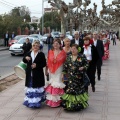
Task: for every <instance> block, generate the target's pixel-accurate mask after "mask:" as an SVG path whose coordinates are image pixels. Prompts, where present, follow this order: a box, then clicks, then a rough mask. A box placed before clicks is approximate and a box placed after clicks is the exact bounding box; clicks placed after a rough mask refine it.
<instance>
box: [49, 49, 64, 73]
mask: <svg viewBox="0 0 120 120" xmlns="http://www.w3.org/2000/svg"><path fill="white" fill-rule="evenodd" d="M65 60H66V53H65V51H64V50H62V51H60V53H59V54H58V55H57V56H56V58H55V56H54V51H53V50H49V53H48V61H47V66H48V69H49V71H50V72H51V73H55V72H56V70H57V69H58V68H59V67H60V66H61V65H62V64H63V63H64V62H65Z"/></svg>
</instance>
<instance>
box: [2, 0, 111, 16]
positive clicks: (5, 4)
mask: <svg viewBox="0 0 120 120" xmlns="http://www.w3.org/2000/svg"><path fill="white" fill-rule="evenodd" d="M44 1H46V2H44V7H50V5H49V4H48V3H47V0H44ZM63 1H65V2H66V3H68V2H72V1H73V0H63ZM101 1H102V0H91V4H90V5H89V7H88V8H90V7H91V8H92V7H93V3H94V2H95V3H96V4H97V5H98V7H97V11H98V12H99V11H100V10H101V8H102V7H101ZM111 2H112V0H105V4H106V5H108V4H111ZM22 5H25V6H27V7H28V8H29V10H30V11H31V16H36V17H41V15H42V0H0V14H4V13H5V12H6V13H8V12H9V11H11V9H13V8H14V7H17V6H22Z"/></svg>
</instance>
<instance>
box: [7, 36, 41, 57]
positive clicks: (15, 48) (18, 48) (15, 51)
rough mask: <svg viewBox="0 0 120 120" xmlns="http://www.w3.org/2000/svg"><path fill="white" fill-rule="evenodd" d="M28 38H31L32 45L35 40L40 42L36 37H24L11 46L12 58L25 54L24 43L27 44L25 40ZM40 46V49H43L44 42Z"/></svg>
mask: <svg viewBox="0 0 120 120" xmlns="http://www.w3.org/2000/svg"><path fill="white" fill-rule="evenodd" d="M27 38H29V40H30V42H31V43H33V42H34V41H35V40H39V39H37V38H34V37H23V38H21V39H20V40H18V42H17V43H15V44H13V45H11V46H10V48H9V51H10V53H11V55H12V56H14V55H22V54H23V53H24V52H23V49H22V46H23V43H24V42H25V40H26V39H27ZM39 41H40V40H39ZM40 45H41V46H40V48H41V49H43V42H42V41H40Z"/></svg>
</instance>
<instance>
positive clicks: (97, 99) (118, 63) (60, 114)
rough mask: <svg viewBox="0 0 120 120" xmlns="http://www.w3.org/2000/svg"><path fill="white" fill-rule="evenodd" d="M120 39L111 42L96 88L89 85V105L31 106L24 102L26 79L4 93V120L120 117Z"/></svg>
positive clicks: (0, 97) (0, 98)
mask: <svg viewBox="0 0 120 120" xmlns="http://www.w3.org/2000/svg"><path fill="white" fill-rule="evenodd" d="M119 51H120V41H118V42H117V46H112V45H110V59H109V60H106V61H104V63H103V67H102V78H101V80H100V81H98V80H96V92H95V93H93V92H92V91H91V88H89V96H90V98H89V107H88V108H87V109H85V110H83V111H80V112H66V111H64V110H63V109H62V108H61V107H59V108H50V107H48V106H46V105H43V106H42V108H40V109H29V108H26V107H25V106H23V105H22V102H23V98H24V80H23V81H21V82H19V83H17V84H16V85H14V86H12V87H10V88H9V89H7V90H5V91H3V92H1V93H0V120H120V53H119Z"/></svg>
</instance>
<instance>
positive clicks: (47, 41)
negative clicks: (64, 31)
mask: <svg viewBox="0 0 120 120" xmlns="http://www.w3.org/2000/svg"><path fill="white" fill-rule="evenodd" d="M53 40H54V38H53V37H52V36H51V34H49V35H48V37H47V39H46V44H48V52H49V50H51V48H52V44H53Z"/></svg>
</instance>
